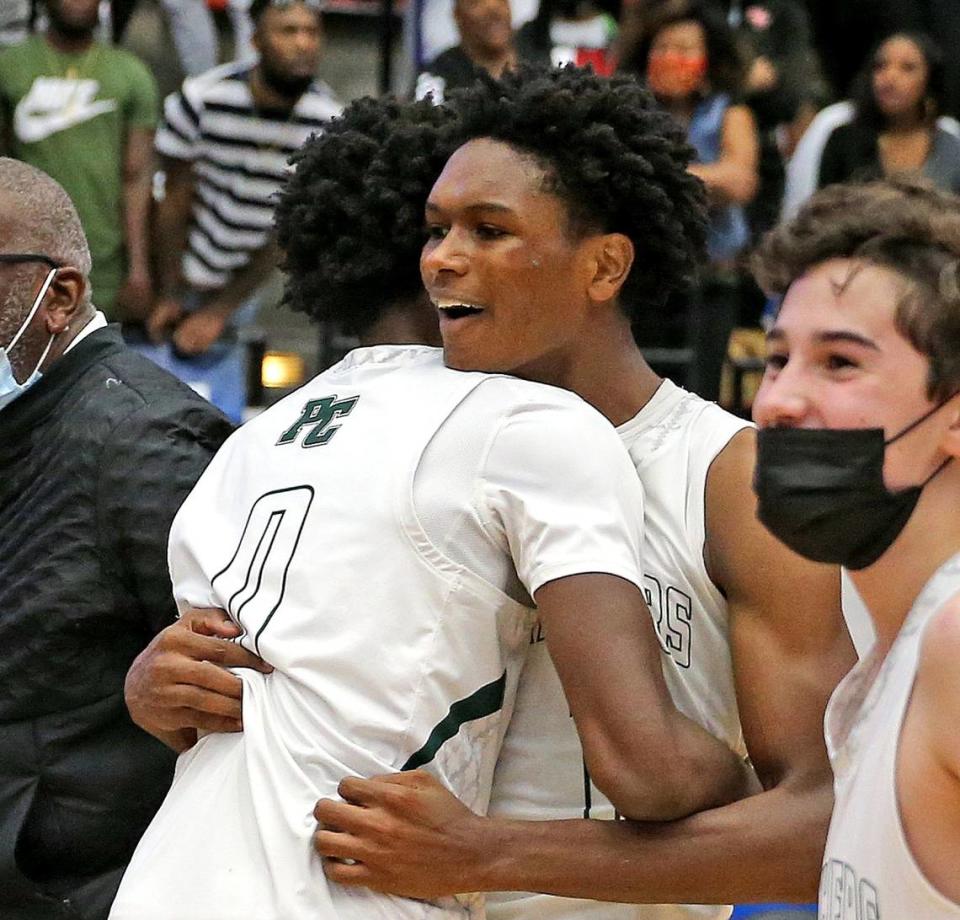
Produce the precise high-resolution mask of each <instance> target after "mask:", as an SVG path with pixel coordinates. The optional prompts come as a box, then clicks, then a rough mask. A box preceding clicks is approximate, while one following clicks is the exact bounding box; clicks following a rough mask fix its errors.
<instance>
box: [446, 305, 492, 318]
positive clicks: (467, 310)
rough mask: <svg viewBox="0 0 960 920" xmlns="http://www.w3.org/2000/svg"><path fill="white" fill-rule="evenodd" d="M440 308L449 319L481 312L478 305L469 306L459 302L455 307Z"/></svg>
mask: <svg viewBox="0 0 960 920" xmlns="http://www.w3.org/2000/svg"><path fill="white" fill-rule="evenodd" d="M440 310H441V312H442V313H443V315H444V316H447V317H449V318H450V319H463V318H464V317H465V316H476V314H478V313H482V312H483V310H482V309H481V308H480V307H469V306H467V305H466V304H459V305H458V306H455V307H441V308H440Z"/></svg>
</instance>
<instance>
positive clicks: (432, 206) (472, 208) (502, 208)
mask: <svg viewBox="0 0 960 920" xmlns="http://www.w3.org/2000/svg"><path fill="white" fill-rule="evenodd" d="M426 210H427V211H442V210H443V208H442V207H441V206H440V205H438V204H437V203H436V202H433V201H429V200H428V201H427V204H426ZM463 210H464V211H466V213H467V214H474V213H477V212H479V211H495V212H497V213H499V214H514V213H516V212H515V211H514V209H513V208H511V207H508V206H507V205H505V204H498V203H497V202H496V201H479V202H477V203H476V204H470V205H467V206H466V207H465V208H464V209H463Z"/></svg>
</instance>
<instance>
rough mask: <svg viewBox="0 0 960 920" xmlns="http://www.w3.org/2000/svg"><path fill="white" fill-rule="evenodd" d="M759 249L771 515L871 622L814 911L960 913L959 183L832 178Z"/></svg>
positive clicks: (839, 699)
mask: <svg viewBox="0 0 960 920" xmlns="http://www.w3.org/2000/svg"><path fill="white" fill-rule="evenodd" d="M758 264H759V276H760V280H761V281H762V282H763V283H764V285H765V286H766V287H767V288H769V289H771V290H775V291H778V292H780V293H785V297H784V301H783V305H782V307H781V308H780V313H779V316H778V317H777V320H776V323H775V325H774V326H773V328H772V330H771V331H770V333H769V348H768V351H769V357H768V362H767V370H766V373H765V375H764V379H763V382H762V385H761V387H760V391H759V393H758V394H757V399H756V402H755V404H754V413H755V417H756V419H757V422H758V423H759V425H760V426H761V431H760V435H759V449H758V460H757V479H756V488H757V494H758V499H759V513H760V516H761V519H763V520H764V522H765V523H766V525H767V526H768V527H769V528H770V529H771V530H772V531H773V533H774V534H776V535H777V536H778V537H779V538H780V539H782V540H783V541H784V542H785V543H787V544H788V545H790V546H792V547H793V548H794V549H796V550H797V551H798V552H800V553H802V554H803V555H804V556H807V557H808V558H810V559H816V560H819V561H825V562H832V563H840V564H842V565H843V566H845V567H846V568H847V569H848V570H849V572H850V577H851V579H852V580H853V582H854V584H855V586H856V588H857V590H858V591H859V593H860V595H861V596H862V597H863V600H864V601H865V603H866V605H867V608H868V609H869V611H870V614H871V617H872V619H873V625H874V628H875V632H876V639H875V641H874V645H873V647H872V649H871V651H870V653H869V654H868V655H867V656H866V657H865V658H864V660H862V661H861V662H860V663H859V664H858V665H857V667H856V668H855V669H854V670H853V671H852V672H851V673H850V674H849V675H848V676H847V677H846V678H845V679H844V681H843V682H842V683H841V684H840V686H839V687H838V688H837V690H836V692H835V693H834V695H833V697H832V698H831V700H830V705H829V708H828V710H827V718H826V722H825V728H826V736H827V746H828V749H829V751H830V757H831V760H832V763H833V769H834V775H835V779H834V787H835V794H836V802H835V805H834V810H833V818H832V821H831V824H830V832H829V836H828V839H827V844H826V852H825V854H824V857H823V868H822V876H821V884H820V917H821V918H822V920H826V918H835V920H854V918H858V920H859V918H865V917H878V918H891V917H897V918H899V917H904V918H906V917H909V918H910V920H949V918H956V917H960V875H958V873H957V866H958V865H960V736H958V733H957V725H958V720H960V669H958V667H957V661H958V660H960V521H958V520H957V516H956V515H955V514H953V513H952V511H951V509H953V508H954V507H955V503H956V501H957V498H958V496H960V464H957V463H955V462H954V460H956V458H957V457H960V362H958V357H957V356H958V355H960V284H958V282H960V199H957V198H956V197H953V196H949V195H945V194H942V193H939V192H936V191H934V190H932V189H930V188H928V187H924V186H919V185H916V186H913V185H907V184H906V183H903V182H900V183H895V184H894V183H876V184H872V185H865V186H849V187H844V186H835V187H833V188H828V189H825V190H824V191H822V192H820V193H819V194H818V195H816V196H815V197H814V198H812V199H811V200H810V202H809V204H808V205H807V206H806V207H804V208H803V209H801V211H800V212H799V213H798V215H797V217H796V218H795V219H794V220H793V221H791V222H790V223H788V224H786V225H784V226H782V227H781V228H779V229H778V230H777V231H775V232H774V234H773V235H772V237H771V238H769V239H768V240H767V241H766V243H765V245H764V246H763V248H762V250H761V252H760V254H759V261H758Z"/></svg>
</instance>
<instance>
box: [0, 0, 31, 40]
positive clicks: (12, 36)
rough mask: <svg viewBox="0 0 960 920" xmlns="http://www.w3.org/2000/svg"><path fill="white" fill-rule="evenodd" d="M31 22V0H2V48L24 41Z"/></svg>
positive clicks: (0, 17) (0, 13) (0, 37)
mask: <svg viewBox="0 0 960 920" xmlns="http://www.w3.org/2000/svg"><path fill="white" fill-rule="evenodd" d="M29 24H30V3H29V0H0V48H2V47H6V46H7V45H15V44H17V43H18V42H22V41H23V40H24V39H25V38H26V37H27V28H28V26H29Z"/></svg>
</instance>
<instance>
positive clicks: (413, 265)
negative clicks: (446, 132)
mask: <svg viewBox="0 0 960 920" xmlns="http://www.w3.org/2000/svg"><path fill="white" fill-rule="evenodd" d="M450 118H451V115H450V113H449V112H448V111H447V110H446V109H444V108H442V107H440V106H435V105H433V104H432V103H430V102H429V101H424V102H415V103H400V102H398V101H396V100H395V99H393V98H389V97H388V98H383V99H372V98H362V99H358V100H356V101H355V102H353V103H351V104H350V105H349V106H347V108H346V109H345V110H344V111H343V113H342V114H341V115H340V116H339V117H337V118H335V119H333V120H332V121H331V122H330V123H329V124H328V125H327V126H326V128H325V129H324V131H323V133H322V134H317V135H314V136H313V137H311V138H310V140H308V141H307V143H306V144H305V145H304V146H303V147H302V148H301V149H300V150H299V151H297V153H295V154H294V156H293V157H292V158H291V163H292V164H293V167H294V169H293V173H292V174H291V176H290V178H289V179H288V180H287V182H286V183H285V185H284V188H283V190H282V191H281V194H280V197H279V202H278V204H277V209H276V215H275V222H276V228H277V239H278V242H279V245H280V248H281V249H282V250H283V254H284V258H283V269H284V271H285V272H286V284H285V290H284V296H283V300H284V303H286V304H288V305H289V306H290V307H291V308H292V309H294V310H298V311H300V312H302V313H306V314H307V316H309V317H310V318H311V319H313V320H315V321H317V322H322V321H331V322H334V323H336V324H337V326H338V327H339V328H340V329H341V330H342V331H343V332H345V333H346V334H348V335H357V334H360V333H362V332H363V331H364V330H365V329H367V328H368V327H369V326H370V325H371V324H373V323H374V322H375V321H376V320H377V319H378V317H379V316H380V315H381V313H382V312H383V311H384V310H385V309H387V308H388V307H390V306H392V305H393V304H396V303H401V302H403V301H407V300H412V299H413V298H415V297H416V296H417V295H418V294H419V293H420V292H421V291H422V290H423V285H422V283H421V280H420V272H419V257H420V250H421V248H422V247H423V243H424V239H425V231H424V220H423V206H424V203H425V202H426V199H427V194H428V193H429V191H430V188H431V187H432V185H433V182H434V180H435V179H436V177H437V176H438V175H439V174H440V171H441V169H442V168H443V164H444V162H445V160H446V153H445V152H444V149H443V148H442V147H441V145H440V144H439V130H440V128H441V127H442V126H443V125H444V124H445V123H447V122H449V121H450Z"/></svg>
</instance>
